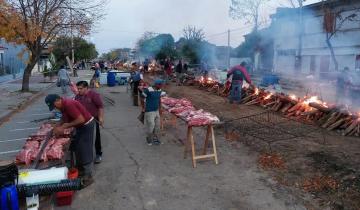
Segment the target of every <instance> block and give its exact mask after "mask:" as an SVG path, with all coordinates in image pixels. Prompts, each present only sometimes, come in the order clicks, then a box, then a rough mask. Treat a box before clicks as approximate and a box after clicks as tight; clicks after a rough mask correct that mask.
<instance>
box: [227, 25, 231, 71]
mask: <svg viewBox="0 0 360 210" xmlns="http://www.w3.org/2000/svg"><path fill="white" fill-rule="evenodd" d="M230 51H231V48H230V29H229V30H228V52H227V67H228V68H229V69H230Z"/></svg>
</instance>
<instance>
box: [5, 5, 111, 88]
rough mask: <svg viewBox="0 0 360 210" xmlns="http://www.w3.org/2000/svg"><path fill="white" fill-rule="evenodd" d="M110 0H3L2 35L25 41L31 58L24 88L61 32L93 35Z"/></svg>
mask: <svg viewBox="0 0 360 210" xmlns="http://www.w3.org/2000/svg"><path fill="white" fill-rule="evenodd" d="M105 3H106V0H0V36H2V37H4V38H5V39H6V40H7V41H9V42H13V43H18V44H24V45H25V46H26V48H27V51H28V52H29V60H28V62H27V66H26V68H25V71H24V76H23V82H22V91H29V80H30V75H31V71H32V70H33V68H34V66H35V64H36V63H37V62H38V60H39V58H40V55H41V53H42V51H43V50H44V49H46V48H47V47H48V45H49V44H50V43H51V42H53V41H54V40H55V39H56V38H57V37H58V36H59V35H66V34H67V33H70V32H73V33H75V34H78V35H80V34H82V35H84V34H89V33H90V31H91V29H92V28H93V26H94V25H95V24H96V23H97V22H98V21H99V20H100V19H101V17H103V15H104V13H102V12H101V11H103V9H102V8H103V7H104V5H105Z"/></svg>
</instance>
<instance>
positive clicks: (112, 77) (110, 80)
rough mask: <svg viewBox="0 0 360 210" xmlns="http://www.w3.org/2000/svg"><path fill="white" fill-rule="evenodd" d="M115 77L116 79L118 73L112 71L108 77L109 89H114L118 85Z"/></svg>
mask: <svg viewBox="0 0 360 210" xmlns="http://www.w3.org/2000/svg"><path fill="white" fill-rule="evenodd" d="M115 77H116V72H111V71H109V72H108V75H107V85H108V86H109V87H113V86H115V85H116V79H115Z"/></svg>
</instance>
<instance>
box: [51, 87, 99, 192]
mask: <svg viewBox="0 0 360 210" xmlns="http://www.w3.org/2000/svg"><path fill="white" fill-rule="evenodd" d="M45 103H46V104H47V105H48V106H49V110H50V111H52V110H53V109H54V108H56V109H58V110H60V111H61V113H62V118H61V121H60V123H59V124H58V125H57V126H56V127H54V130H53V132H54V134H55V135H62V134H64V130H65V129H67V128H72V127H74V128H75V129H76V135H75V137H74V139H73V140H72V142H71V146H70V147H71V150H72V151H74V152H75V157H76V166H77V168H78V169H79V172H80V176H82V178H83V179H82V184H83V187H87V186H89V185H90V184H92V183H93V182H94V180H93V178H92V170H93V160H94V157H93V142H94V118H93V117H92V116H91V114H90V113H89V112H88V111H87V110H86V108H85V107H84V106H83V105H81V104H80V103H79V102H78V101H75V100H72V99H66V98H61V97H60V96H59V95H56V94H49V95H48V96H46V98H45Z"/></svg>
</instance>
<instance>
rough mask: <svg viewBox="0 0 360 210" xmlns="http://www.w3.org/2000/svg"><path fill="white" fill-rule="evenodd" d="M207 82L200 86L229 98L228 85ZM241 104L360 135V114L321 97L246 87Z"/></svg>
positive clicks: (345, 132)
mask: <svg viewBox="0 0 360 210" xmlns="http://www.w3.org/2000/svg"><path fill="white" fill-rule="evenodd" d="M201 81H202V82H201ZM207 81H213V82H212V83H208V82H207ZM207 81H205V79H204V78H203V77H201V79H200V80H199V82H200V85H201V87H206V88H208V90H209V89H211V90H214V89H216V91H214V92H216V93H217V94H218V95H220V96H223V97H227V96H228V94H229V90H230V89H229V86H228V85H223V86H219V85H218V83H217V82H216V81H215V80H213V79H210V80H207ZM214 87H216V88H214ZM220 87H221V88H220ZM212 92H213V91H212ZM241 103H242V104H245V105H259V106H262V107H263V108H266V109H269V110H272V111H274V112H280V113H282V114H283V115H285V116H286V117H289V118H292V119H294V120H299V121H302V122H307V123H311V124H316V125H319V126H321V127H322V128H325V129H327V130H328V131H331V130H338V131H339V132H340V133H341V134H342V135H344V136H360V112H359V113H357V112H356V113H353V114H352V113H351V112H350V110H349V109H346V107H345V108H344V106H335V105H328V104H327V103H326V102H323V101H322V100H320V99H319V97H318V96H307V97H304V98H303V99H301V98H298V97H297V96H296V95H294V94H290V95H286V94H284V93H270V92H267V91H266V90H264V89H259V88H256V87H255V88H254V89H252V88H246V87H244V88H243V97H242V100H241Z"/></svg>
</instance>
